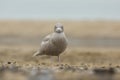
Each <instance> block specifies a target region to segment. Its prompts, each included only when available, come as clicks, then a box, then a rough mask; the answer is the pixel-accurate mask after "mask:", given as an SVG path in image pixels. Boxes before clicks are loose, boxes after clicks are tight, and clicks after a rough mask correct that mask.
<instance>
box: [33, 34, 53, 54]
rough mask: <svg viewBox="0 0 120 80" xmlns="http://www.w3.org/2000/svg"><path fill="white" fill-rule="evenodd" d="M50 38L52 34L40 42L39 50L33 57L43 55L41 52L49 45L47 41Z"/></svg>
mask: <svg viewBox="0 0 120 80" xmlns="http://www.w3.org/2000/svg"><path fill="white" fill-rule="evenodd" d="M51 36H52V34H49V35H47V36H46V37H45V38H44V39H43V40H42V42H41V47H40V49H39V50H38V51H37V52H36V53H35V54H34V55H33V56H38V55H42V54H43V53H42V52H43V51H44V50H46V46H47V45H48V44H49V40H50V39H51Z"/></svg>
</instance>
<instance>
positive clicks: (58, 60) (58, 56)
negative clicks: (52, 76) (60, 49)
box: [58, 55, 61, 63]
mask: <svg viewBox="0 0 120 80" xmlns="http://www.w3.org/2000/svg"><path fill="white" fill-rule="evenodd" d="M58 62H59V63H60V62H61V61H60V55H58Z"/></svg>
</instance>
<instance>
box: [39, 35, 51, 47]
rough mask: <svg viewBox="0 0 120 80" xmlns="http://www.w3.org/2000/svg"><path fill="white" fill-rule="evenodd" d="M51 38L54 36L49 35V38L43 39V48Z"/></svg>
mask: <svg viewBox="0 0 120 80" xmlns="http://www.w3.org/2000/svg"><path fill="white" fill-rule="evenodd" d="M51 36H52V34H49V35H47V36H46V37H45V38H44V39H43V41H42V43H41V46H42V45H44V44H45V43H46V42H48V41H49V40H50V39H51Z"/></svg>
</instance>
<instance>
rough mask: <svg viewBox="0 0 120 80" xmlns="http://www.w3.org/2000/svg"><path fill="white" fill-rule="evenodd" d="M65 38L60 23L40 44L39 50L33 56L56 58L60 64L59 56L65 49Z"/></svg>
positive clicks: (66, 42)
mask: <svg viewBox="0 0 120 80" xmlns="http://www.w3.org/2000/svg"><path fill="white" fill-rule="evenodd" d="M67 44H68V41H67V38H66V36H65V33H64V28H63V25H62V24H61V23H57V24H55V27H54V32H53V33H52V34H49V35H48V36H46V37H45V38H44V39H43V41H42V42H41V46H40V49H39V50H38V51H37V52H36V53H35V54H34V55H33V56H38V55H49V56H57V57H58V61H59V62H60V54H61V53H62V52H64V51H65V49H66V48H67Z"/></svg>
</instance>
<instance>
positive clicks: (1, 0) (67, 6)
mask: <svg viewBox="0 0 120 80" xmlns="http://www.w3.org/2000/svg"><path fill="white" fill-rule="evenodd" d="M58 22H60V23H62V24H63V25H64V30H65V34H66V36H67V38H68V41H69V45H68V48H67V50H66V51H65V52H64V53H63V54H61V62H62V64H61V65H56V64H58V62H57V60H56V59H54V60H52V61H51V60H50V58H48V57H38V58H32V55H33V53H34V52H36V51H37V50H38V49H39V47H40V43H41V41H42V39H43V38H44V37H45V36H46V35H48V34H49V33H52V32H53V28H54V25H55V24H56V23H58ZM53 58H54V57H53ZM119 59H120V0H0V76H1V75H2V76H3V74H1V73H2V71H3V70H5V69H6V65H7V68H10V70H14V69H15V70H16V69H18V66H19V67H20V68H21V69H22V71H23V72H24V71H25V72H29V71H32V66H33V65H37V66H40V65H42V66H40V67H41V68H45V67H47V68H50V70H51V69H55V70H53V72H54V71H57V70H59V69H57V68H56V67H58V68H60V69H63V73H64V72H65V73H64V74H65V75H64V74H63V73H62V74H59V73H57V75H56V76H57V77H58V76H59V78H58V79H57V80H60V79H61V80H66V79H68V80H70V79H72V80H73V79H76V77H80V78H77V79H78V80H79V79H82V77H83V76H82V77H81V76H79V74H78V71H80V73H81V70H82V71H83V72H84V70H87V69H91V68H96V67H103V68H104V67H106V66H107V67H108V66H117V68H120V66H119V65H118V64H120V60H119ZM66 63H69V64H70V65H63V64H66ZM11 64H12V66H13V64H14V66H13V67H11ZM31 64H32V65H31ZM43 65H44V66H43ZM55 65H56V66H55ZM72 65H77V66H72ZM16 66H17V68H16ZM25 67H27V68H25ZM54 67H55V68H54ZM61 67H62V68H61ZM66 67H67V68H66ZM24 68H25V69H27V70H28V71H27V70H25V69H24ZM66 70H67V71H71V72H72V71H73V70H74V72H77V73H74V75H73V74H72V73H69V72H68V73H67V72H66ZM108 70H109V69H108ZM119 71H120V70H119ZM38 72H39V70H38ZM43 72H44V71H43ZM47 72H48V71H47ZM108 72H109V71H108ZM8 73H9V72H8ZM35 73H36V72H35ZM40 73H41V72H40ZM88 73H89V70H88ZM11 74H12V75H11ZM15 74H16V73H15ZM15 74H13V73H10V74H7V75H6V74H5V75H4V77H2V80H16V79H15V77H14V75H15ZM30 74H31V73H30ZM47 74H49V72H48V73H47ZM50 74H51V72H50ZM71 74H72V75H73V76H74V77H73V76H71ZM85 74H86V73H85ZM66 75H68V76H69V77H68V76H67V77H68V78H66ZM6 76H7V77H6ZM10 76H12V77H11V79H10ZM16 76H17V74H16ZM20 76H21V74H20ZM61 76H62V77H61ZM89 76H91V75H89ZM89 76H88V77H89ZM110 76H111V75H110ZM118 76H119V75H118ZM22 77H23V75H22ZM22 77H21V78H22ZM34 77H35V76H34ZM45 77H46V76H44V78H45ZM71 77H73V78H71ZM7 78H8V79H7ZM21 78H20V79H19V80H26V75H24V79H21ZM62 78H63V79H62ZM89 78H90V77H89ZM17 80H18V79H17ZM27 80H38V79H27ZM39 80H50V79H49V78H47V77H46V78H45V79H39ZM51 80H52V79H51ZM82 80H87V79H86V78H85V77H84V79H82ZM91 80H97V79H91ZM102 80H106V79H102ZM108 80H113V79H108ZM118 80H119V79H118Z"/></svg>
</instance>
